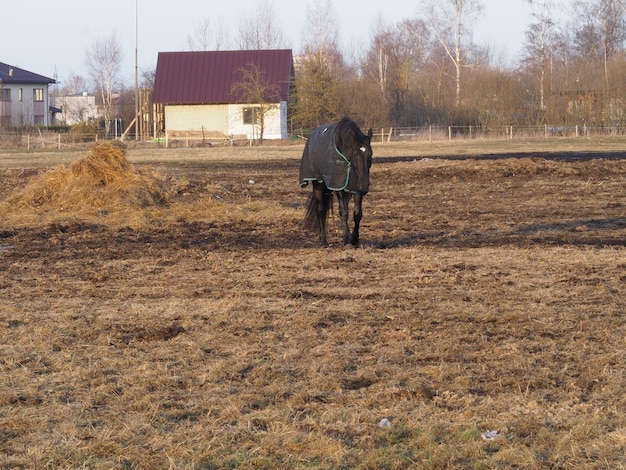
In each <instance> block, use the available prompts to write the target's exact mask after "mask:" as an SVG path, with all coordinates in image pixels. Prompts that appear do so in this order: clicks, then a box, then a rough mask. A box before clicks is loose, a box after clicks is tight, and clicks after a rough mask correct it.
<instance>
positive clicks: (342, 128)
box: [335, 117, 366, 146]
mask: <svg viewBox="0 0 626 470" xmlns="http://www.w3.org/2000/svg"><path fill="white" fill-rule="evenodd" d="M335 133H336V135H337V136H339V139H338V141H339V142H341V143H344V144H348V145H357V146H360V145H361V143H362V142H363V139H365V138H366V136H365V134H363V132H362V131H361V129H360V128H359V126H358V124H357V123H356V122H354V121H353V120H352V119H350V118H349V117H342V118H341V119H340V120H339V122H337V128H336V131H335Z"/></svg>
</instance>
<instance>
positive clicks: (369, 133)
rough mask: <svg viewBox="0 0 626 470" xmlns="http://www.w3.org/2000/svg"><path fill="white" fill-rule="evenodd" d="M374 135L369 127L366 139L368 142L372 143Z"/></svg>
mask: <svg viewBox="0 0 626 470" xmlns="http://www.w3.org/2000/svg"><path fill="white" fill-rule="evenodd" d="M373 135H374V133H373V132H372V128H371V127H370V130H369V131H367V138H368V139H369V141H370V142H371V141H372V136H373Z"/></svg>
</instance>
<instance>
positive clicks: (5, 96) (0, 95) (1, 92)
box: [0, 88, 11, 101]
mask: <svg viewBox="0 0 626 470" xmlns="http://www.w3.org/2000/svg"><path fill="white" fill-rule="evenodd" d="M0 101H11V89H10V88H1V89H0Z"/></svg>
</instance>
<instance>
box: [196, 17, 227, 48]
mask: <svg viewBox="0 0 626 470" xmlns="http://www.w3.org/2000/svg"><path fill="white" fill-rule="evenodd" d="M187 44H188V45H189V49H190V50H192V51H208V50H211V49H213V50H216V51H219V50H221V49H222V48H223V47H225V45H226V30H225V29H224V20H223V19H222V18H218V19H217V20H216V21H215V26H212V24H211V19H210V18H202V19H199V20H197V21H194V28H193V33H192V34H190V35H188V36H187Z"/></svg>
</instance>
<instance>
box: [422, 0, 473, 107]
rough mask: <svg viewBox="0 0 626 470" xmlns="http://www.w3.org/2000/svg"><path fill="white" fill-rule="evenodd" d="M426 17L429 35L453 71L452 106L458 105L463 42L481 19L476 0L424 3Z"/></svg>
mask: <svg viewBox="0 0 626 470" xmlns="http://www.w3.org/2000/svg"><path fill="white" fill-rule="evenodd" d="M425 10H426V16H427V18H428V22H429V24H430V25H431V27H432V29H433V33H434V35H435V37H436V38H437V40H438V41H439V43H440V44H441V46H442V47H443V48H444V50H445V52H446V55H447V56H448V58H449V59H450V60H451V61H452V63H453V64H454V68H455V77H454V79H455V84H456V93H455V96H456V100H455V101H456V106H457V108H458V107H459V105H460V104H461V70H462V69H463V67H466V66H468V63H467V62H466V60H467V57H466V52H467V51H466V48H465V42H464V41H465V39H466V38H467V37H468V36H470V34H471V26H472V24H473V23H475V22H476V21H477V19H478V17H479V16H480V15H481V13H482V10H483V5H482V3H481V2H480V0H426V2H425Z"/></svg>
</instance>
